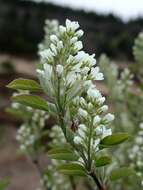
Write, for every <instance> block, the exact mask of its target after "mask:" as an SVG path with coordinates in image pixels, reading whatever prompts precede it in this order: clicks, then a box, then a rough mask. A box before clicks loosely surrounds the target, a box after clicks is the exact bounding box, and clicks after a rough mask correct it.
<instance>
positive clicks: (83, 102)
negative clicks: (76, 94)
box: [80, 97, 86, 106]
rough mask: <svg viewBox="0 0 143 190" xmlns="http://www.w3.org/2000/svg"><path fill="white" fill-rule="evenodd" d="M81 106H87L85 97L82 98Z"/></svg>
mask: <svg viewBox="0 0 143 190" xmlns="http://www.w3.org/2000/svg"><path fill="white" fill-rule="evenodd" d="M80 104H81V106H86V101H85V99H84V98H83V97H80Z"/></svg>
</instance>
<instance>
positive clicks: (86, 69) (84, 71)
mask: <svg viewBox="0 0 143 190" xmlns="http://www.w3.org/2000/svg"><path fill="white" fill-rule="evenodd" d="M89 70H90V68H89V67H84V68H83V69H82V70H81V73H82V74H84V75H87V73H88V72H89Z"/></svg>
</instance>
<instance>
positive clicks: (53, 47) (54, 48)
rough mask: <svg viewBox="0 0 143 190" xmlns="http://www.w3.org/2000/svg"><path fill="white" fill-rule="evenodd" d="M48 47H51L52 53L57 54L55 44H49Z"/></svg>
mask: <svg viewBox="0 0 143 190" xmlns="http://www.w3.org/2000/svg"><path fill="white" fill-rule="evenodd" d="M50 48H51V50H52V52H53V53H54V55H57V49H56V46H55V45H54V44H51V45H50Z"/></svg>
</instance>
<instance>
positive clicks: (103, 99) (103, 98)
mask: <svg viewBox="0 0 143 190" xmlns="http://www.w3.org/2000/svg"><path fill="white" fill-rule="evenodd" d="M97 101H98V103H99V104H100V105H101V104H103V103H104V102H105V97H101V98H98V100H97Z"/></svg>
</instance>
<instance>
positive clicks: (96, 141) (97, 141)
mask: <svg viewBox="0 0 143 190" xmlns="http://www.w3.org/2000/svg"><path fill="white" fill-rule="evenodd" d="M99 143H100V139H96V140H95V141H94V144H93V148H94V149H95V151H98V150H99V148H98V145H99Z"/></svg>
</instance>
